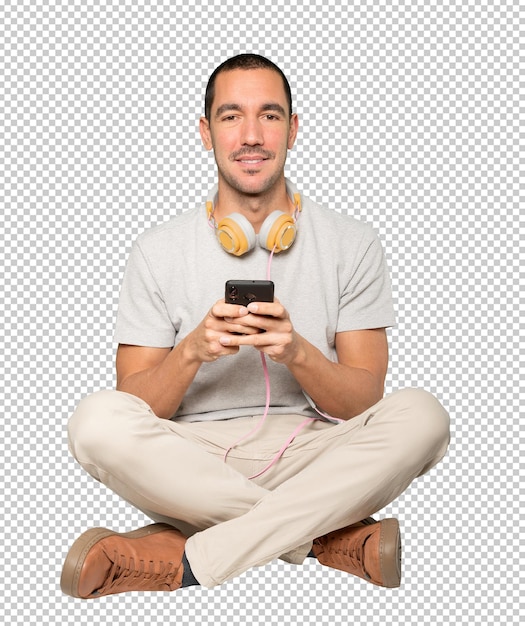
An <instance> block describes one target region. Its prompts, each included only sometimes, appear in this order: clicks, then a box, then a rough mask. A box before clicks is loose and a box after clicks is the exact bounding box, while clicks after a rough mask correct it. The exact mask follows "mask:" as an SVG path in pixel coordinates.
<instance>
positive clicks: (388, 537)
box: [379, 518, 401, 588]
mask: <svg viewBox="0 0 525 626" xmlns="http://www.w3.org/2000/svg"><path fill="white" fill-rule="evenodd" d="M379 541H380V544H379V550H380V559H381V560H380V563H381V576H382V578H383V582H382V586H383V587H390V588H393V587H399V586H400V584H401V534H400V532H399V522H398V521H397V519H395V518H390V519H385V520H382V521H381V536H380V539H379Z"/></svg>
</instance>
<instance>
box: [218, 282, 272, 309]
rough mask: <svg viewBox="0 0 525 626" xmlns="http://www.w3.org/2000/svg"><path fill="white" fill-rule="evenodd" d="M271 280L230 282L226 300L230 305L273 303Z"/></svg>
mask: <svg viewBox="0 0 525 626" xmlns="http://www.w3.org/2000/svg"><path fill="white" fill-rule="evenodd" d="M273 291H274V285H273V282H272V281H271V280H228V281H227V282H226V289H225V295H224V299H225V300H226V302H227V303H228V304H241V305H243V306H247V305H248V304H250V302H256V301H258V302H273Z"/></svg>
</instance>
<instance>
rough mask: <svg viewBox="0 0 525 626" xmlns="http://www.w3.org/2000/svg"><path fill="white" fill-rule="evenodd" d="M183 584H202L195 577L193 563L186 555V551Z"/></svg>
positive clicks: (183, 565)
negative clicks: (192, 569) (191, 563)
mask: <svg viewBox="0 0 525 626" xmlns="http://www.w3.org/2000/svg"><path fill="white" fill-rule="evenodd" d="M182 568H183V571H182V584H181V587H192V586H193V585H200V582H199V581H198V580H197V579H196V578H195V576H194V575H193V572H192V571H191V565H190V562H189V561H188V557H187V556H186V552H184V554H183V555H182Z"/></svg>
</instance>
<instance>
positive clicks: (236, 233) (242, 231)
mask: <svg viewBox="0 0 525 626" xmlns="http://www.w3.org/2000/svg"><path fill="white" fill-rule="evenodd" d="M216 234H217V239H218V240H219V242H220V244H221V246H222V247H223V248H224V249H225V250H226V252H229V253H230V254H234V255H235V256H241V255H243V254H244V253H245V252H248V250H251V249H252V248H253V247H254V246H255V232H254V230H253V228H252V225H251V224H250V222H249V221H248V220H247V219H246V218H245V217H244V216H243V215H240V214H239V213H234V214H232V215H229V216H228V217H225V218H224V219H222V220H221V221H220V222H219V223H218V224H217V231H216Z"/></svg>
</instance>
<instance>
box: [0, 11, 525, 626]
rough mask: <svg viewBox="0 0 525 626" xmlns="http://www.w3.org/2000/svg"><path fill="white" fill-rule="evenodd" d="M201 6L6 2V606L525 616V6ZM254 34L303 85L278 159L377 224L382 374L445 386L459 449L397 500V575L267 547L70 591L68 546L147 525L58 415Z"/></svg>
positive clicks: (287, 617)
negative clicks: (523, 566) (126, 584)
mask: <svg viewBox="0 0 525 626" xmlns="http://www.w3.org/2000/svg"><path fill="white" fill-rule="evenodd" d="M189 4H190V3H187V2H182V1H181V0H175V1H173V2H167V1H164V2H158V3H143V2H137V1H129V0H120V1H119V2H116V1H113V0H110V1H108V2H92V1H89V2H84V1H79V0H68V1H67V2H66V1H65V0H63V1H62V2H54V1H50V2H45V1H43V0H38V1H28V0H4V1H2V2H0V207H1V215H2V221H3V224H2V243H1V248H0V262H1V267H2V273H1V277H0V280H1V285H2V289H1V297H2V308H1V318H0V333H1V336H2V359H1V368H2V385H1V386H0V398H1V406H2V412H3V419H2V424H3V436H2V441H1V444H0V445H1V447H2V460H1V462H2V466H3V467H2V482H3V487H2V493H3V497H2V517H3V522H2V526H1V528H2V535H3V537H2V544H1V545H2V548H3V549H2V552H3V561H4V563H3V567H2V571H3V575H2V577H1V580H0V588H1V589H2V602H1V605H2V608H0V616H2V620H1V621H2V622H3V623H6V624H24V625H25V626H27V625H28V624H57V625H58V624H60V625H63V624H71V625H73V624H74V625H78V624H135V623H136V624H140V623H148V624H213V625H217V624H228V625H231V624H261V625H263V624H264V625H265V626H266V625H269V624H283V623H285V624H316V625H320V624H330V625H333V624H383V623H384V624H402V625H405V624H418V625H419V626H420V625H421V624H454V625H455V624H469V625H470V624H485V623H487V624H505V625H508V624H518V623H519V610H520V602H521V607H522V608H523V603H522V602H523V601H520V598H519V595H518V590H519V586H520V583H523V575H522V573H521V571H520V557H522V555H523V545H522V543H523V540H522V539H521V533H520V528H519V526H520V521H521V520H520V517H521V515H522V513H523V506H522V504H521V503H520V500H519V498H520V495H521V494H522V493H523V489H522V488H520V471H521V468H522V464H520V444H521V442H522V433H521V429H520V427H519V418H520V417H521V413H522V410H521V405H522V402H523V398H524V393H523V391H522V388H521V381H520V359H521V354H522V349H521V346H520V332H521V331H522V329H523V322H522V321H521V319H520V308H522V304H523V298H522V295H521V290H522V289H523V286H524V285H523V274H522V269H521V267H520V261H521V256H520V255H521V253H522V248H521V246H522V242H521V238H522V236H523V218H522V217H521V216H520V214H519V207H520V200H522V198H520V182H521V181H520V174H521V170H520V148H521V145H520V135H519V131H520V130H521V131H522V129H521V128H520V125H519V124H520V118H519V104H520V102H519V97H520V92H519V81H520V78H522V77H521V73H520V69H521V68H520V64H519V63H520V60H521V59H520V46H519V44H520V35H521V31H520V27H521V25H520V17H521V22H523V14H522V13H521V12H520V8H519V4H518V3H517V2H510V1H507V2H487V1H481V2H478V1H473V0H456V1H446V0H445V1H444V2H438V1H432V2H423V1H421V0H411V1H408V0H406V1H404V2H384V1H380V2H372V1H369V0H365V1H361V2H353V1H350V2H341V0H323V2H321V1H320V0H311V2H309V3H308V4H305V5H304V6H303V5H301V4H299V5H298V6H290V3H288V2H284V1H283V0H274V1H273V2H269V1H268V0H262V1H261V2H259V3H257V4H256V5H254V6H251V7H248V8H240V7H239V3H237V2H233V0H224V1H223V2H218V1H217V0H210V1H209V2H204V3H201V2H200V0H197V2H196V4H197V6H195V7H194V8H189ZM520 13H521V14H520ZM242 51H254V52H260V53H262V54H265V55H267V56H269V57H270V58H272V59H273V60H274V61H276V62H277V63H278V64H279V65H281V67H282V68H283V69H284V70H285V72H286V73H287V75H288V76H289V77H290V81H291V83H292V88H293V92H294V96H295V102H296V110H297V111H298V113H299V115H300V119H301V134H300V138H299V141H298V143H297V146H296V148H295V149H294V150H293V151H292V153H291V154H290V158H289V164H288V175H289V176H290V177H291V178H292V179H293V180H295V181H296V183H297V184H298V186H299V187H300V188H301V189H302V190H303V191H304V192H305V193H306V194H307V195H309V196H311V197H312V198H313V199H315V200H317V201H319V202H322V203H323V204H326V205H327V206H330V207H333V208H334V209H335V210H338V211H342V212H348V213H350V214H353V215H355V216H357V217H359V218H362V219H364V220H367V221H369V222H370V223H372V224H373V225H374V226H375V227H376V229H377V230H378V232H379V233H380V235H381V238H382V240H383V242H384V246H385V250H386V253H387V255H388V259H389V262H390V266H391V270H392V279H393V286H394V292H395V297H396V302H397V310H398V315H399V323H398V326H397V327H396V328H395V329H394V330H392V331H391V333H390V337H391V344H392V350H391V370H390V374H389V379H388V390H389V391H390V390H392V389H396V388H400V387H405V386H410V385H417V386H423V387H426V388H427V389H429V390H431V391H432V392H434V393H435V394H437V395H438V397H439V398H440V399H441V400H442V402H443V403H444V404H445V406H446V407H447V408H448V409H449V411H450V413H451V416H452V420H453V423H452V430H453V439H452V443H451V446H450V451H449V454H448V456H447V457H446V458H445V460H444V462H443V463H441V464H440V466H439V467H437V468H435V469H434V470H432V471H431V472H430V474H428V475H427V476H425V477H423V478H421V479H419V480H418V481H416V482H415V483H414V484H413V485H412V486H411V487H410V488H409V490H408V491H407V492H406V493H405V494H403V496H402V497H400V498H399V499H398V500H396V501H395V502H393V503H392V504H391V505H390V506H389V507H388V508H387V509H385V510H384V511H381V515H382V516H384V515H396V516H398V517H399V518H400V522H401V525H402V529H403V538H404V582H403V584H402V587H401V588H400V589H399V590H385V589H379V588H374V587H372V586H370V585H367V584H366V583H365V582H363V581H360V580H359V579H352V578H350V577H347V576H346V575H345V574H342V573H339V572H336V571H329V570H327V569H323V568H321V567H320V566H318V565H316V564H314V563H309V564H307V565H305V566H304V567H299V568H298V567H294V566H290V565H286V564H284V563H274V564H271V565H269V566H267V567H265V568H260V569H257V570H254V571H250V572H248V573H246V574H245V575H243V576H242V577H240V578H238V579H236V580H234V581H232V582H230V583H227V584H225V585H224V586H222V587H220V588H216V589H214V590H201V589H191V590H182V591H180V592H176V593H173V594H169V595H168V594H148V593H137V594H130V595H126V596H116V597H109V598H106V599H103V600H101V601H96V602H95V601H93V602H86V601H79V600H74V599H72V598H68V597H66V596H64V595H62V594H61V592H60V589H59V576H60V569H61V565H62V561H63V558H64V555H65V553H66V551H67V548H68V546H69V545H70V544H71V542H72V541H73V540H74V538H75V537H76V536H77V535H78V534H79V533H80V532H82V531H84V530H85V529H86V528H88V527H90V526H92V525H105V526H109V527H112V528H115V529H120V530H124V529H128V530H129V529H131V528H133V527H135V526H137V525H140V524H143V523H144V522H145V518H144V517H143V516H142V514H139V513H138V512H137V511H135V510H133V509H132V508H131V507H129V506H128V505H126V504H125V503H123V502H121V501H119V500H118V499H117V498H116V497H115V496H113V494H111V493H109V492H108V491H107V490H106V489H105V488H104V487H102V486H100V485H98V484H95V482H94V481H93V480H91V479H90V478H89V477H88V476H87V475H86V474H85V473H84V472H83V471H82V470H81V469H80V468H79V467H78V466H77V465H76V464H75V462H74V461H73V460H72V459H71V458H70V457H69V455H68V452H67V445H66V435H65V432H66V431H65V429H66V423H67V419H68V416H69V415H70V413H71V412H72V410H73V408H74V407H75V405H76V403H77V402H78V400H79V399H80V398H81V397H82V396H84V395H86V394H87V393H90V392H92V391H95V390H98V389H100V388H107V387H111V386H113V384H114V378H113V377H114V371H113V359H114V346H113V345H112V331H113V322H114V317H115V312H116V305H117V297H118V290H119V285H120V282H121V278H122V271H123V268H124V264H125V261H126V258H127V255H128V252H129V248H130V245H131V242H132V240H133V239H134V238H135V237H136V235H137V234H139V233H140V232H141V231H143V230H144V229H145V228H147V227H149V226H151V225H154V224H157V223H159V222H162V221H165V220H166V219H168V218H169V217H170V216H172V215H175V214H176V213H178V212H180V211H183V210H185V209H188V208H189V207H192V206H194V205H195V203H196V202H200V201H201V200H202V199H203V196H204V195H205V194H206V192H207V190H208V188H209V186H210V185H211V184H212V183H213V181H214V164H213V160H212V157H211V156H210V155H209V154H208V153H206V152H205V151H204V150H203V149H202V147H201V145H200V140H199V137H198V133H197V125H198V118H199V115H200V114H201V112H202V97H203V90H204V87H205V83H206V80H207V78H208V76H209V74H210V72H211V71H212V70H213V68H214V67H215V66H216V65H217V64H218V63H219V62H221V61H223V60H224V59H225V58H227V57H229V56H232V55H233V54H235V53H237V52H242ZM521 157H522V158H523V155H521ZM520 492H521V494H520ZM520 541H521V544H520Z"/></svg>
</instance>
